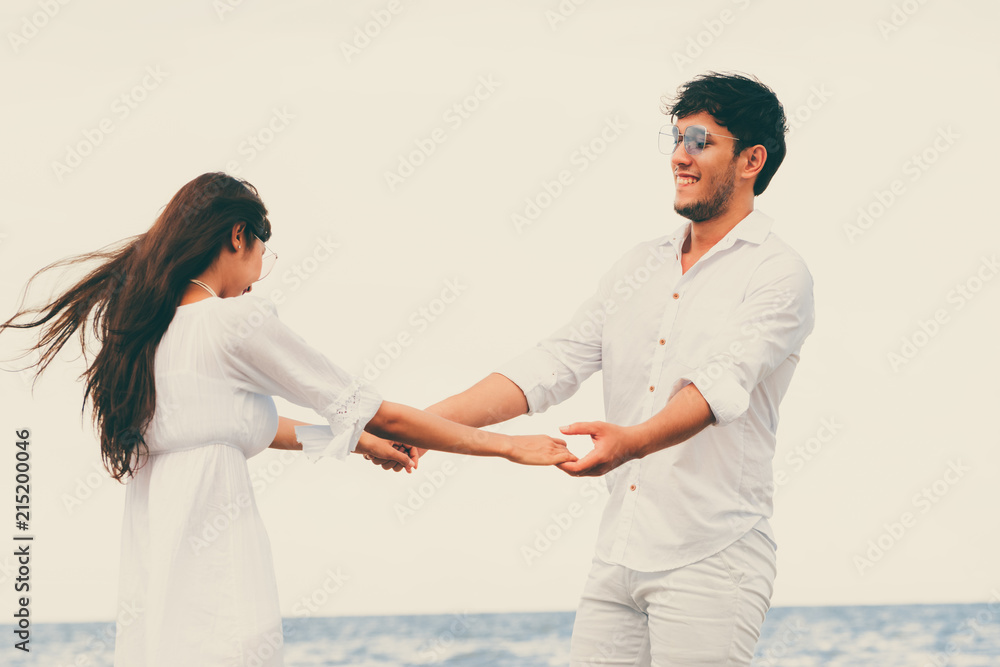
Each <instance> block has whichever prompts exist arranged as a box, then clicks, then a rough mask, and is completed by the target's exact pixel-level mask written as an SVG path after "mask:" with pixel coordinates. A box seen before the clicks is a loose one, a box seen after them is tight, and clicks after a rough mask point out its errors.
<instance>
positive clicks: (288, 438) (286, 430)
mask: <svg viewBox="0 0 1000 667" xmlns="http://www.w3.org/2000/svg"><path fill="white" fill-rule="evenodd" d="M308 425H309V423H308V422H300V421H298V420H296V419H289V418H288V417H281V416H279V417H278V432H277V433H275V434H274V440H273V441H272V442H271V444H270V445H268V447H271V448H273V449H302V443H301V442H299V441H298V440H297V439H296V438H295V427H296V426H308Z"/></svg>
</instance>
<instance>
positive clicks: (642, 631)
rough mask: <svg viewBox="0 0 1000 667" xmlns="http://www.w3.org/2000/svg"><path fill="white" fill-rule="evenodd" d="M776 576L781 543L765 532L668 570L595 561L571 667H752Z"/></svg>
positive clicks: (575, 631)
mask: <svg viewBox="0 0 1000 667" xmlns="http://www.w3.org/2000/svg"><path fill="white" fill-rule="evenodd" d="M775 574H776V559H775V551H774V545H772V544H771V541H770V540H769V539H768V538H767V537H766V536H765V535H764V534H763V533H761V532H760V531H758V530H751V531H750V532H748V533H747V534H746V535H744V536H743V537H742V538H740V539H739V540H737V541H736V542H734V543H733V544H731V545H730V546H728V547H726V548H725V549H723V550H722V551H720V552H718V553H716V554H713V555H711V556H709V557H708V558H705V559H703V560H700V561H698V562H697V563H692V564H691V565H686V566H684V567H679V568H677V569H674V570H666V571H663V572H637V571H635V570H630V569H628V568H626V567H623V566H621V565H609V564H608V563H605V562H603V561H601V560H599V559H597V558H595V559H594V563H593V566H592V567H591V570H590V575H589V577H588V579H587V583H586V585H585V587H584V591H583V596H582V597H581V599H580V605H579V607H578V608H577V612H576V622H575V623H574V625H573V640H572V649H571V656H572V657H571V662H570V665H571V667H589V666H590V665H628V666H629V667H640V666H646V667H702V666H704V667H708V666H709V665H711V666H712V667H738V666H745V665H749V664H750V659H751V658H752V657H753V651H754V647H755V646H756V645H757V638H758V637H759V636H760V626H761V625H762V624H763V623H764V615H765V614H766V613H767V610H768V608H769V607H770V606H771V593H772V592H773V590H774V577H775Z"/></svg>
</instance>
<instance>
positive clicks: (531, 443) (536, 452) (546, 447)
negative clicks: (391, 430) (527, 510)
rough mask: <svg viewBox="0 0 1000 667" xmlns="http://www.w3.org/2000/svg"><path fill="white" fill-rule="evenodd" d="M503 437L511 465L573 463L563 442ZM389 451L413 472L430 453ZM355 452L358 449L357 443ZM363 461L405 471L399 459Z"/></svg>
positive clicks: (396, 446) (400, 446) (376, 457)
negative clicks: (403, 459) (405, 458)
mask: <svg viewBox="0 0 1000 667" xmlns="http://www.w3.org/2000/svg"><path fill="white" fill-rule="evenodd" d="M503 437H504V438H507V439H508V440H509V445H510V446H509V448H508V450H507V452H506V453H505V454H504V458H506V459H507V460H509V461H513V462H514V463H521V464H523V465H538V466H546V465H556V464H559V463H566V462H570V461H576V456H574V455H573V453H572V452H571V451H569V450H568V449H567V448H566V441H565V440H560V439H559V438H550V437H549V436H547V435H513V436H503ZM372 438H373V439H374V440H378V441H380V442H381V443H385V444H386V445H389V444H390V443H389V442H388V441H387V440H381V439H380V438H375V437H374V436H372ZM391 447H392V448H394V449H395V450H396V451H397V452H398V453H400V454H403V455H404V456H405V455H408V456H409V460H411V461H412V462H413V468H414V469H416V468H417V467H418V464H417V462H418V461H419V460H420V457H422V456H423V455H424V454H426V453H427V452H428V451H429V450H426V449H421V448H419V447H410V446H408V445H404V444H402V443H398V442H397V443H391ZM358 448H359V449H360V443H359V445H358ZM382 451H383V452H385V451H386V450H384V449H383V450H382ZM365 458H366V459H368V460H370V461H371V462H372V463H374V464H375V465H377V466H382V468H383V469H384V470H394V471H397V472H398V471H400V470H402V469H403V467H404V464H403V463H402V462H401V459H400V458H399V457H392V456H388V457H386V456H380V455H379V454H378V453H369V454H366V456H365ZM407 472H409V469H407Z"/></svg>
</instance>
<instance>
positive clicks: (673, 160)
mask: <svg viewBox="0 0 1000 667" xmlns="http://www.w3.org/2000/svg"><path fill="white" fill-rule="evenodd" d="M670 164H671V165H673V166H674V168H675V169H676V168H677V167H683V166H685V165H689V164H691V156H690V155H688V152H687V151H686V150H684V142H683V141H679V142H678V143H677V146H676V147H675V148H674V152H673V154H672V155H671V156H670Z"/></svg>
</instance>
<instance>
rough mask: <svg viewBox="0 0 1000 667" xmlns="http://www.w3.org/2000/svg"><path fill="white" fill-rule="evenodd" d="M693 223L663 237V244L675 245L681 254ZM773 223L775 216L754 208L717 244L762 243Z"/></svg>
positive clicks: (725, 245)
mask: <svg viewBox="0 0 1000 667" xmlns="http://www.w3.org/2000/svg"><path fill="white" fill-rule="evenodd" d="M691 224H692V223H691V222H685V223H684V224H683V225H681V226H680V227H678V228H677V229H675V230H674V231H673V232H672V233H670V234H668V235H667V236H665V237H663V245H666V244H667V243H669V244H671V245H673V246H674V250H676V251H677V254H678V255H680V252H681V246H683V245H684V240H685V239H687V235H688V233H689V231H690V228H691ZM772 224H774V219H773V218H771V217H770V216H769V215H767V214H766V213H763V212H761V211H760V210H758V209H754V210H752V211H750V213H749V214H748V215H747V216H746V217H745V218H743V219H742V220H740V221H739V222H738V223H736V226H735V227H733V228H732V229H731V230H729V233H728V234H726V235H725V236H723V237H722V238H721V239H719V242H718V243H717V244H716V245H717V246H719V249H720V250H721V249H723V248H728V247H729V246H731V245H733V244H734V243H735V242H736V241H738V240H743V241H746V242H748V243H753V244H754V245H760V244H761V243H763V242H764V239H765V238H767V235H768V233H769V232H770V231H771V225H772Z"/></svg>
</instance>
